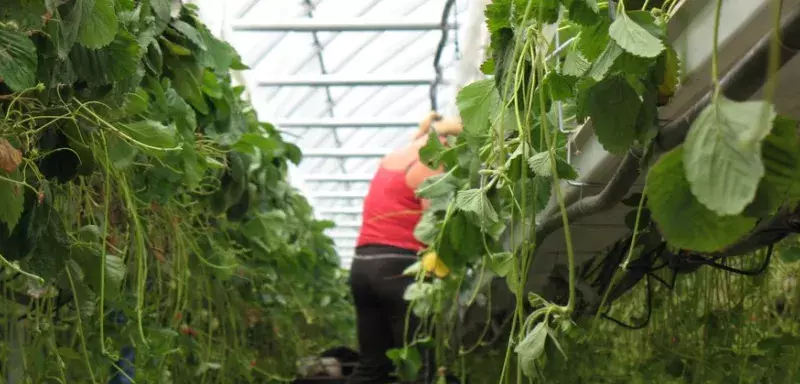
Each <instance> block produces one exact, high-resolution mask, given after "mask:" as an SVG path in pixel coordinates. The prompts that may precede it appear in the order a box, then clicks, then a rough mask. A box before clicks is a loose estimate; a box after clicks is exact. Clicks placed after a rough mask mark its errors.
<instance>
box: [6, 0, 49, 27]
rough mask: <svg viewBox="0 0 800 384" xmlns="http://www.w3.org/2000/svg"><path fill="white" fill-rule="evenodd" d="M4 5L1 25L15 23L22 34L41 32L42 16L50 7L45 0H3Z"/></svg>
mask: <svg viewBox="0 0 800 384" xmlns="http://www.w3.org/2000/svg"><path fill="white" fill-rule="evenodd" d="M48 2H49V1H48ZM2 4H3V6H2V7H0V23H8V22H13V23H14V24H15V25H16V26H17V28H18V29H19V30H20V31H22V32H29V31H36V30H41V29H42V25H43V20H42V15H44V14H46V13H47V12H48V6H50V4H45V1H43V0H3V1H2Z"/></svg>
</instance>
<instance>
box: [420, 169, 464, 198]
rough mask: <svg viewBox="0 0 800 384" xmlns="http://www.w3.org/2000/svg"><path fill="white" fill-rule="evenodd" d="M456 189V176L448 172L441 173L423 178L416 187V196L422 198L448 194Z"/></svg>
mask: <svg viewBox="0 0 800 384" xmlns="http://www.w3.org/2000/svg"><path fill="white" fill-rule="evenodd" d="M456 189H458V185H457V184H456V178H455V177H453V175H452V174H450V173H441V174H438V175H433V176H431V177H429V178H427V179H425V180H424V181H423V182H422V184H420V186H419V187H418V188H417V191H416V193H417V196H418V197H420V198H422V199H433V198H436V197H444V196H449V195H450V194H451V193H453V192H455V191H456Z"/></svg>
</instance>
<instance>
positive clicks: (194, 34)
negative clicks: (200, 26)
mask: <svg viewBox="0 0 800 384" xmlns="http://www.w3.org/2000/svg"><path fill="white" fill-rule="evenodd" d="M172 28H175V30H176V31H178V32H180V33H181V34H182V35H184V36H186V38H187V39H189V41H191V42H192V44H194V45H196V46H197V47H198V48H200V49H202V50H204V51H205V50H206V42H205V39H203V36H202V35H201V34H200V32H198V31H197V29H195V28H194V27H193V26H191V25H189V24H188V23H186V22H184V21H181V20H175V21H173V22H172Z"/></svg>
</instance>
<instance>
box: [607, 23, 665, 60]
mask: <svg viewBox="0 0 800 384" xmlns="http://www.w3.org/2000/svg"><path fill="white" fill-rule="evenodd" d="M646 21H647V19H646V18H644V17H637V18H636V19H635V20H634V19H633V18H631V17H629V16H628V15H627V14H626V13H622V14H620V15H619V17H618V18H617V19H616V20H614V22H613V23H611V27H609V29H608V35H609V36H611V38H612V39H614V41H616V42H617V44H619V46H620V47H622V49H624V50H626V51H628V52H630V53H631V54H633V55H636V56H640V57H656V56H658V55H659V54H660V53H661V52H662V51H663V50H664V44H663V43H662V42H661V40H659V39H658V38H657V37H655V36H653V34H652V33H650V31H653V30H655V29H657V28H658V27H657V26H655V24H654V23H653V24H652V25H651V24H639V23H644V22H646Z"/></svg>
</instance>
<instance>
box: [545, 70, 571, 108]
mask: <svg viewBox="0 0 800 384" xmlns="http://www.w3.org/2000/svg"><path fill="white" fill-rule="evenodd" d="M543 84H544V86H545V87H546V89H547V90H549V91H550V98H551V99H553V101H567V100H569V99H571V98H572V97H573V93H574V92H573V88H574V85H575V84H574V81H572V80H571V79H570V78H568V77H566V76H564V75H561V74H558V73H556V72H555V71H551V72H548V73H547V75H545V76H544V80H543Z"/></svg>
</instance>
